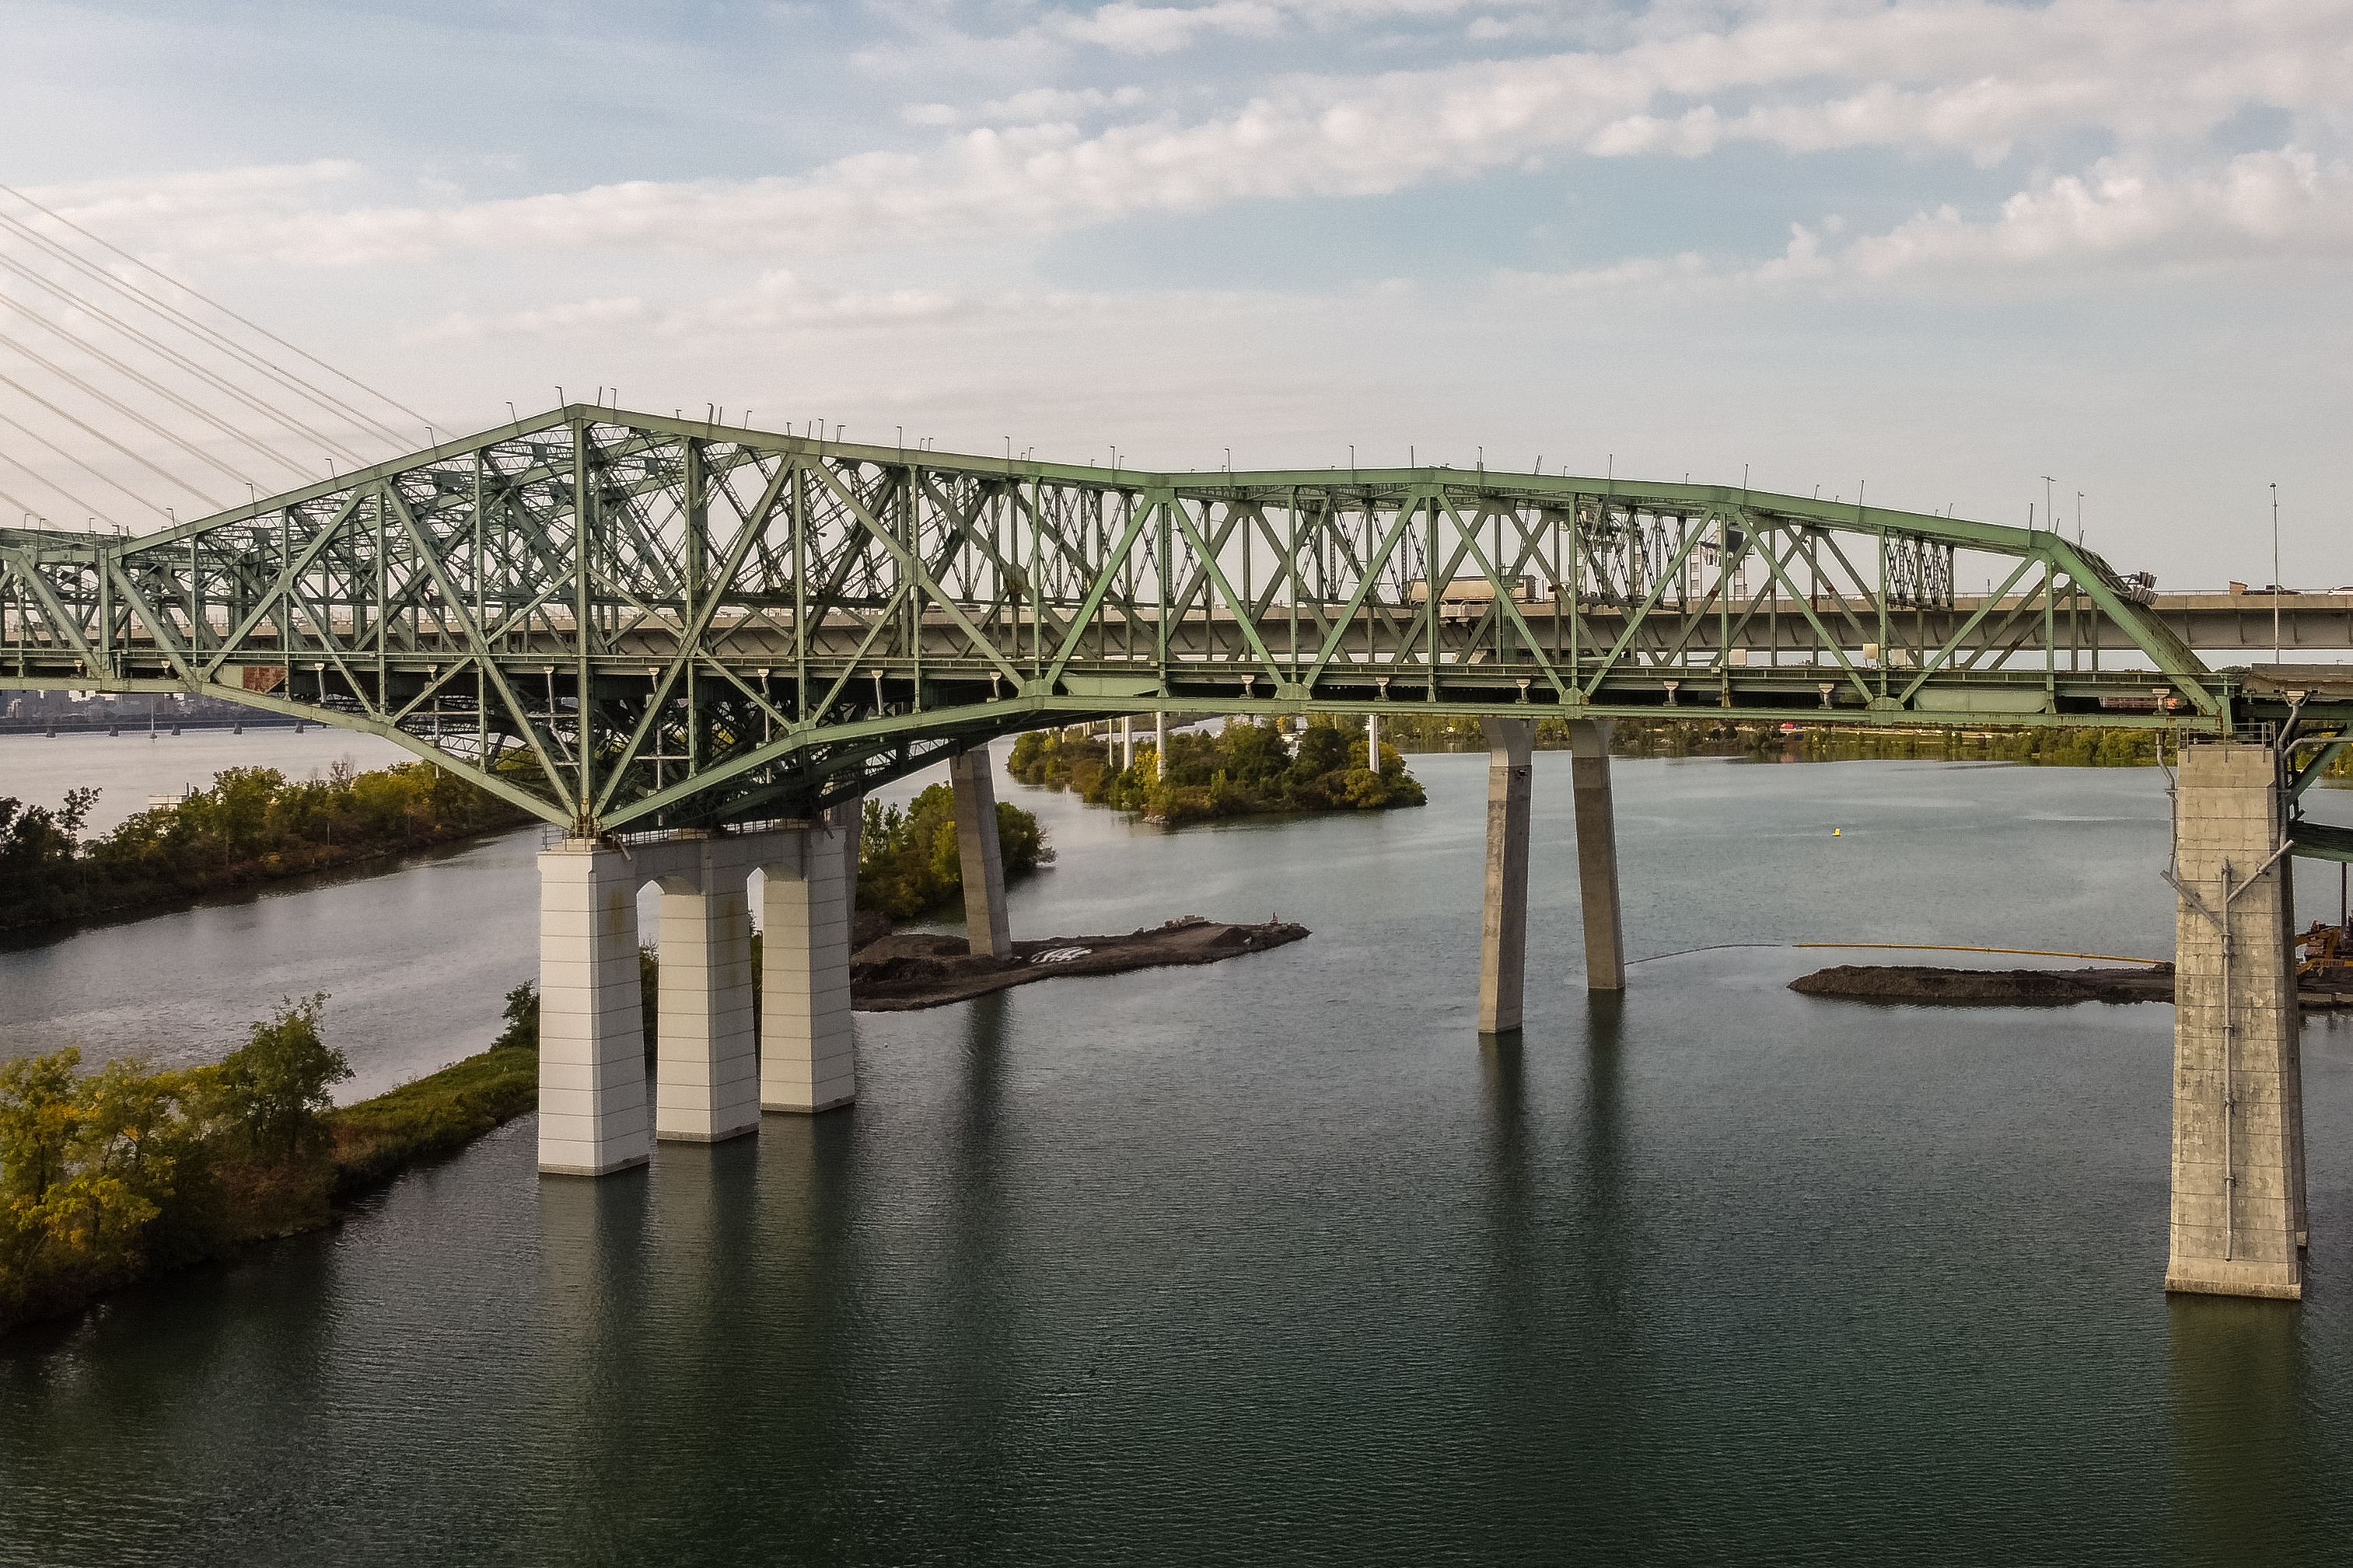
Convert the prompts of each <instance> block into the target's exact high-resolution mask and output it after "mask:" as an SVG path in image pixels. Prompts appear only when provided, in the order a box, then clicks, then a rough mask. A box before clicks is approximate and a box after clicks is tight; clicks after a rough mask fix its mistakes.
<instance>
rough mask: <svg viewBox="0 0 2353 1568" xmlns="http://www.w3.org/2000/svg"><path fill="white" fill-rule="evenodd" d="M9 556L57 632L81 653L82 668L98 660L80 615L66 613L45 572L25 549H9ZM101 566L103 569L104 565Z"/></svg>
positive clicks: (11, 565)
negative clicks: (33, 562) (44, 574)
mask: <svg viewBox="0 0 2353 1568" xmlns="http://www.w3.org/2000/svg"><path fill="white" fill-rule="evenodd" d="M7 559H8V563H9V565H10V567H11V568H12V569H13V570H14V572H15V573H16V579H17V581H18V582H20V583H22V584H24V585H25V586H26V588H29V589H30V590H32V594H33V596H34V597H35V598H37V599H38V600H39V601H40V602H41V613H42V614H43V615H45V616H48V618H49V624H50V625H51V626H55V627H56V628H57V630H58V636H60V637H65V638H66V639H67V640H68V641H69V642H70V643H71V644H72V645H73V650H74V652H76V653H78V654H79V655H80V656H81V659H82V667H83V668H85V669H87V668H89V667H90V665H91V664H94V663H96V662H97V661H98V655H97V654H96V653H95V652H93V651H92V650H91V648H90V639H89V638H88V637H84V636H83V635H82V628H81V622H80V620H79V617H77V616H69V615H67V614H66V607H65V606H64V605H61V604H59V603H58V596H57V594H56V592H55V591H54V590H53V589H51V588H50V586H49V580H48V579H47V577H44V576H42V575H41V574H40V573H39V571H38V570H37V569H36V568H35V567H34V566H33V565H32V563H30V561H29V558H28V557H27V555H26V552H24V551H22V550H11V551H9V552H7ZM100 569H101V570H103V568H102V567H101V568H100Z"/></svg>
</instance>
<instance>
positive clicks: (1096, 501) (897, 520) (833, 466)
mask: <svg viewBox="0 0 2353 1568" xmlns="http://www.w3.org/2000/svg"><path fill="white" fill-rule="evenodd" d="M1956 552H1971V553H1974V554H1978V555H1984V556H1989V557H1991V558H1993V559H1995V560H1998V561H2004V562H2007V563H2009V564H2008V566H2007V567H2006V568H2005V570H2006V571H2007V573H2008V582H2007V583H2006V584H2005V588H2004V591H2003V593H2002V594H2001V595H1995V596H1994V597H1993V598H1992V599H1991V600H1986V601H1972V600H1970V599H1969V598H1968V596H1966V595H1957V593H1956V591H1955V585H1954V573H1955V558H1956ZM2013 588H2014V589H2016V590H2017V592H2016V593H2015V594H2014V595H2013V594H2012V593H2011V592H2010V590H2011V589H2013ZM2146 597H2147V595H2146V593H2145V592H2144V591H2142V590H2141V589H2139V588H2137V587H2136V586H2135V585H2134V584H2131V583H2128V582H2127V581H2126V580H2124V579H2121V578H2119V577H2118V576H2116V574H2115V573H2114V572H2113V571H2112V570H2111V569H2110V568H2109V567H2108V566H2107V564H2106V563H2105V562H2103V561H2101V560H2100V559H2099V558H2098V557H2097V556H2095V555H2093V554H2091V553H2089V552H2084V551H2082V550H2080V549H2078V548H2077V547H2075V546H2073V545H2072V544H2071V543H2069V542H2067V541H2065V540H2063V539H2062V538H2060V537H2058V536H2057V535H2054V534H2050V533H2043V532H2039V531H2025V530H2019V529H2009V528H2002V527H1998V526H1995V525H1992V524H1982V523H1973V522H1967V521H1959V520H1956V519H1951V518H1941V517H1935V516H1930V515H1926V514H1921V513H1915V512H1906V511H1901V510H1893V509H1887V508H1881V507H1864V506H1862V505H1857V504H1849V503H1845V502H1837V501H1832V502H1824V501H1820V500H1815V499H1812V498H1806V497H1797V496H1783V495H1777V494H1770V493H1767V492H1762V491H1753V490H1747V489H1740V488H1737V487H1723V486H1709V485H1690V484H1663V483H1653V482H1650V481H1638V480H1631V479H1616V478H1613V477H1609V476H1604V477H1602V478H1599V479H1594V478H1589V477H1588V478H1579V477H1573V476H1564V475H1546V474H1511V473H1503V472H1496V471H1486V470H1481V469H1476V468H1473V469H1470V470H1464V469H1457V468H1445V467H1423V468H1382V469H1355V470H1341V469H1338V468H1324V469H1290V470H1273V471H1263V472H1245V473H1227V472H1217V473H1184V474H1178V473H1160V472H1138V471H1135V470H1131V469H1125V468H1103V467H1100V466H1090V465H1070V464H1051V463H1039V462H1034V461H1029V460H1026V459H1008V458H991V457H987V456H959V455H952V454H943V453H934V452H926V451H921V450H917V449H914V448H902V447H877V446H871V445H864V444H849V443H843V442H839V441H830V442H828V441H819V440H815V439H811V438H807V437H795V436H790V435H779V434H776V433H775V432H768V431H758V430H749V429H744V428H740V427H732V426H718V425H712V424H706V423H702V422H697V421H691V420H680V419H676V418H666V417H663V416H652V415H643V414H635V413H623V412H620V411H617V410H611V409H604V408H597V407H594V406H589V405H570V406H567V407H565V408H562V409H557V410H554V411H551V412H550V413H548V414H546V415H543V416H538V417H535V418H533V419H529V420H522V421H518V422H516V423H513V424H511V425H507V426H500V427H498V428H495V429H492V430H489V431H485V432H482V433H480V435H477V436H473V437H467V438H465V439H462V440H457V441H450V442H444V443H441V444H440V445H438V446H437V447H432V448H431V449H429V450H427V451H424V452H419V453H416V454H412V455H410V456H408V457H405V458H398V459H396V460H393V461H390V462H386V463H381V464H377V465H375V466H373V467H370V468H364V469H361V470H358V471H357V472H354V473H352V474H346V475H342V476H339V477H337V478H335V479H330V480H328V481H326V482H323V483H320V484H316V485H311V486H306V487H304V488H302V489H298V490H294V491H290V492H288V493H287V494H285V495H280V496H273V497H270V498H269V499H268V500H257V501H254V502H251V503H249V504H248V505H246V506H244V507H239V508H235V509H231V510H227V511H224V512H221V513H219V514H216V516H213V517H209V518H205V519H200V520H197V521H193V522H189V523H184V524H179V525H177V526H175V527H174V528H171V529H166V530H164V531H159V532H156V533H153V534H148V535H143V536H141V537H138V538H134V539H95V540H94V539H92V538H90V537H89V536H87V535H75V534H64V533H58V532H49V531H26V530H21V529H0V686H5V687H16V688H47V689H56V688H59V687H71V688H81V687H97V688H100V689H107V690H114V691H138V690H155V691H201V692H204V693H206V694H208V695H215V696H226V697H228V698H231V699H233V700H238V701H243V702H248V703H249V704H251V705H253V706H256V707H261V708H269V709H271V710H279V711H292V712H299V713H302V714H305V715H306V716H310V717H314V718H316V719H318V720H320V721H322V722H326V723H334V724H341V725H343V726H345V727H347V728H352V729H354V730H364V731H369V732H374V733H379V734H385V735H386V736H387V737H389V738H392V739H395V740H396V742H397V743H400V744H402V745H404V746H406V747H408V748H409V749H410V750H412V751H417V752H419V753H420V754H426V755H431V756H433V757H434V758H435V759H436V760H437V761H439V762H441V763H444V764H445V765H448V766H452V767H455V768H458V769H459V770H460V771H463V772H466V773H469V774H470V776H474V777H476V778H477V779H478V780H479V781H480V782H482V783H483V784H485V786H486V787H491V788H493V789H495V790H496V791H498V792H499V793H501V795H504V796H505V797H506V798H510V799H520V800H522V801H523V802H524V803H525V804H528V805H530V806H531V808H532V809H533V810H534V811H537V812H538V813H540V815H542V816H546V817H547V818H548V819H549V820H551V821H555V822H561V823H563V824H564V825H565V826H567V827H569V828H572V829H575V830H583V829H585V830H591V831H594V830H601V829H607V828H612V827H616V826H623V825H631V824H635V825H642V824H644V823H645V822H646V821H647V820H648V819H649V818H652V819H659V820H664V821H668V822H670V823H672V824H673V825H678V826H685V825H689V824H691V823H707V822H716V821H723V820H734V819H741V818H743V817H744V815H745V814H746V813H755V812H764V813H767V814H768V815H771V816H773V815H778V814H780V813H781V814H783V815H789V816H807V815H808V814H809V812H810V811H811V810H812V809H814V808H816V807H817V806H819V805H823V804H832V803H835V802H837V801H838V800H839V799H840V798H846V793H847V794H854V793H856V791H857V790H858V789H859V788H862V787H871V786H872V784H875V783H876V782H878V781H881V780H882V779H885V778H887V777H892V776H900V775H902V774H903V773H905V772H907V771H912V770H913V769H915V768H919V767H922V766H925V765H928V762H929V760H930V759H931V758H933V757H934V754H935V753H936V752H937V751H938V749H939V748H941V747H944V746H947V745H952V744H953V745H969V744H973V743H976V742H979V741H983V740H987V739H989V738H992V737H995V736H999V735H1003V734H1008V733H1012V732H1015V731H1018V730H1019V729H1023V728H1029V727H1032V726H1035V725H1039V724H1046V723H1058V722H1075V721H1080V720H1082V719H1090V718H1100V717H1105V716H1110V715H1113V714H1117V713H1121V712H1137V711H1152V710H1160V711H1164V712H1167V713H1169V714H1171V715H1172V716H1175V717H1178V718H1180V719H1190V718H1198V717H1202V716H1213V715H1216V714H1221V713H1244V714H1287V715H1293V716H1307V715H1312V714H1319V713H1328V714H1347V713H1361V712H1365V711H1368V710H1380V711H1398V712H1419V713H1425V714H1433V715H1436V714H1444V715H1456V716H1462V717H1471V716H1476V715H1482V714H1498V713H1501V714H1522V715H1535V716H1541V715H1542V714H1545V713H1553V714H1558V715H1564V716H1591V717H1598V718H1610V717H1641V716H1651V717H1657V716H1662V715H1667V714H1672V715H1674V716H1678V717H1683V718H1688V719H1730V720H1736V721H1760V720H1761V721H1767V722H1779V721H1796V722H1799V723H1803V724H1809V725H1816V724H1830V725H1839V726H1848V725H1873V726H1887V727H1896V728H1971V729H1982V728H2007V727H2016V726H2020V725H2028V724H2052V723H2068V722H2073V723H2101V724H2112V725H2119V726H2123V727H2127V728H2148V729H2168V728H2169V729H2188V730H2193V731H2200V732H2209V733H2212V732H2221V731H2225V730H2227V729H2228V728H2229V727H2230V726H2231V725H2232V724H2233V723H2234V722H2237V721H2240V720H2242V719H2244V718H2247V717H2249V716H2256V717H2261V716H2264V715H2267V714H2268V713H2269V711H2270V709H2271V708H2272V707H2273V706H2276V703H2275V702H2274V700H2273V698H2272V697H2271V696H2270V695H2269V694H2268V693H2266V692H2263V691H2262V690H2257V691H2255V692H2253V693H2252V694H2251V693H2249V692H2248V691H2246V690H2245V689H2242V685H2241V684H2240V683H2239V682H2238V681H2237V680H2236V679H2235V678H2232V677H2231V676H2228V675H2223V676H2217V675H2216V674H2214V673H2213V672H2211V671H2209V670H2208V669H2207V668H2205V667H2204V665H2203V664H2201V663H2200V661H2199V659H2198V658H2197V656H2196V655H2195V653H2194V652H2192V651H2191V650H2190V648H2189V647H2188V645H2187V644H2186V643H2185V642H2184V641H2183V640H2182V639H2181V637H2179V636H2177V635H2176V634H2175V633H2174V631H2173V630H2172V629H2171V627H2170V626H2168V625H2167V624H2166V622H2165V621H2164V619H2163V618H2162V616H2159V615H2158V614H2157V613H2156V612H2154V611H2153V610H2151V609H2150V608H2149V607H2148V606H2147V604H2145V603H2144V602H2143V601H2144V600H2145V599H2146ZM2062 635H2064V637H2065V640H2066V647H2065V648H2064V650H2063V649H2062V647H2061V646H2060V643H2061V639H2062ZM1874 645H1875V647H1874ZM2103 649H2107V650H2111V651H2115V650H2119V649H2121V650H2123V651H2125V652H2126V653H2128V654H2129V655H2130V656H2131V657H2133V658H2136V659H2138V660H2141V661H2144V662H2146V663H2147V666H2148V667H2149V668H2147V669H2142V670H2137V671H2133V670H2125V671H2119V670H2116V669H2115V668H2106V669H2103V668H2100V664H2099V661H2100V657H2101V650H2103ZM1752 652H1756V653H1762V654H1763V655H1764V656H1765V658H1766V660H1767V662H1764V663H1760V664H1750V663H1748V662H1747V659H1748V657H1749V655H1750V654H1751V653H1752ZM1788 658H1803V659H1804V660H1806V661H1807V662H1805V663H1803V664H1791V663H1786V662H1781V661H1782V660H1786V659H1788ZM2021 661H2024V662H2021ZM1825 678H1827V679H1825ZM1825 687H1827V688H1829V690H1828V692H1827V694H1826V693H1825V692H1824V690H1823V688H1825ZM1826 695H1827V697H1828V699H1829V700H1831V702H1833V703H1838V704H1840V705H1836V706H1825V705H1824V698H1825V696H1826ZM845 792H846V793H845Z"/></svg>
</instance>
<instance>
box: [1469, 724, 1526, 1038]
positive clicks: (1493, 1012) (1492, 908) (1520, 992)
mask: <svg viewBox="0 0 2353 1568" xmlns="http://www.w3.org/2000/svg"><path fill="white" fill-rule="evenodd" d="M1479 728H1480V729H1481V730H1482V731H1485V732H1486V736H1487V748H1488V749H1487V887H1486V897H1485V900H1484V902H1483V910H1482V915H1481V917H1480V921H1479V1032H1480V1033H1481V1034H1482V1035H1503V1034H1509V1033H1510V1032H1511V1031H1513V1030H1514V1029H1516V1028H1518V1027H1519V1026H1520V1014H1521V1005H1522V1003H1523V1000H1524V997H1525V992H1526V989H1527V946H1528V805H1529V797H1530V792H1531V787H1532V781H1533V776H1534V773H1535V769H1534V768H1533V766H1532V765H1531V756H1530V753H1531V752H1532V751H1533V749H1534V746H1535V728H1536V727H1535V721H1532V720H1527V719H1482V720H1480V721H1479Z"/></svg>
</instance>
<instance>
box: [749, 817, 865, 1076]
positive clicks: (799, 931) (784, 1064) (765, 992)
mask: <svg viewBox="0 0 2353 1568" xmlns="http://www.w3.org/2000/svg"><path fill="white" fill-rule="evenodd" d="M794 837H795V839H796V843H795V845H794V847H793V853H792V854H791V855H790V856H789V857H784V856H780V857H778V858H776V859H772V860H769V861H766V862H765V863H764V865H763V866H762V869H763V870H764V871H765V872H766V874H767V875H766V877H765V885H764V889H763V891H762V894H761V900H760V928H761V937H760V949H761V952H760V958H761V964H760V967H761V975H760V992H761V996H760V1109H761V1110H785V1111H799V1112H803V1113H808V1114H814V1113H815V1112H817V1111H820V1110H834V1109H836V1108H837V1107H839V1106H844V1105H848V1104H849V1103H850V1102H851V1101H853V1100H856V1099H857V1098H858V1046H857V1039H856V1037H855V1036H854V1035H853V1034H852V1032H851V1029H850V1022H849V874H848V870H847V865H846V862H847V860H848V854H847V849H848V840H849V833H848V830H847V829H846V828H844V827H840V826H813V827H810V828H808V829H807V831H805V832H802V833H799V834H797V835H795V836H794Z"/></svg>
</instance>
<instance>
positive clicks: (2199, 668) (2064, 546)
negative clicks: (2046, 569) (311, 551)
mask: <svg viewBox="0 0 2353 1568" xmlns="http://www.w3.org/2000/svg"><path fill="white" fill-rule="evenodd" d="M2050 537H2051V540H2052V546H2051V549H2052V554H2053V555H2054V556H2056V557H2057V558H2058V559H2059V560H2060V561H2061V562H2062V563H2064V564H2065V566H2066V568H2067V575H2068V576H2070V577H2072V578H2073V579H2074V580H2075V582H2076V584H2077V585H2079V586H2080V587H2082V588H2083V590H2084V592H2085V593H2087V594H2089V595H2091V596H2092V603H2093V604H2094V605H2098V606H2099V608H2100V609H2101V611H2102V612H2103V613H2105V615H2106V616H2107V617H2108V618H2109V619H2110V620H2112V621H2114V622H2116V625H2118V626H2122V627H2123V628H2124V629H2125V630H2126V632H2127V633H2129V634H2130V635H2131V637H2132V639H2133V643H2134V645H2135V646H2136V647H2138V648H2139V650H2140V651H2141V652H2142V653H2144V654H2146V655H2147V657H2148V658H2149V660H2150V662H2151V663H2153V664H2155V665H2156V666H2157V668H2158V672H2159V673H2160V674H2162V675H2164V676H2165V677H2166V679H2168V680H2170V681H2172V682H2173V685H2174V689H2176V690H2178V691H2179V692H2180V693H2181V694H2182V695H2183V696H2184V697H2187V698H2189V700H2190V701H2191V702H2192V703H2194V704H2195V705H2196V706H2197V709H2198V711H2199V712H2200V713H2203V714H2205V715H2207V716H2208V717H2209V718H2211V717H2212V716H2213V715H2214V714H2216V713H2218V712H2220V711H2221V707H2222V704H2221V699H2220V698H2218V697H2216V696H2215V695H2214V693H2213V692H2211V691H2210V690H2208V689H2206V686H2205V683H2204V681H2203V680H2201V679H2200V677H2202V676H2207V675H2210V674H2211V671H2210V670H2208V669H2207V668H2206V666H2205V663H2204V662H2203V661H2202V660H2200V658H2199V657H2198V656H2197V654H2196V653H2194V652H2192V651H2191V649H2190V647H2189V644H2187V643H2185V642H2183V641H2182V640H2181V639H2180V638H2179V637H2175V636H2174V635H2173V628H2172V627H2171V626H2167V625H2166V624H2165V622H2164V620H2163V619H2162V618H2161V617H2159V616H2156V615H2154V614H2152V613H2149V612H2147V611H2146V610H2145V609H2144V607H2143V606H2142V605H2136V604H2132V603H2130V602H2129V601H2127V600H2126V599H2125V598H2124V597H2123V595H2119V594H2118V593H2117V592H2116V589H2115V588H2114V587H2113V586H2111V584H2110V575H2111V574H2110V573H2109V572H2108V570H2107V566H2106V563H2105V562H2103V561H2101V560H2100V559H2099V557H2097V556H2095V555H2094V554H2092V553H2091V552H2089V551H2082V550H2078V549H2076V548H2075V546H2073V545H2072V544H2070V543H2068V542H2067V541H2066V540H2065V539H2063V538H2062V537H2060V536H2058V535H2056V534H2053V535H2052V536H2050ZM2092 635H2093V637H2094V638H2096V637H2098V636H2099V623H2098V622H2097V621H2096V620H2094V622H2093V623H2092ZM2094 646H2095V647H2096V646H2097V644H2096V643H2095V644H2094Z"/></svg>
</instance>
